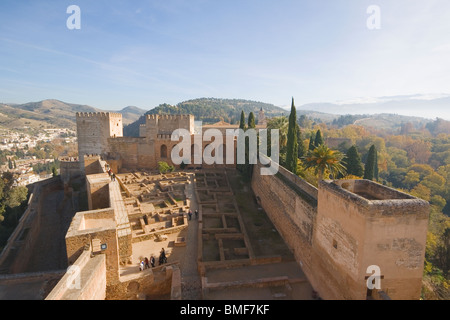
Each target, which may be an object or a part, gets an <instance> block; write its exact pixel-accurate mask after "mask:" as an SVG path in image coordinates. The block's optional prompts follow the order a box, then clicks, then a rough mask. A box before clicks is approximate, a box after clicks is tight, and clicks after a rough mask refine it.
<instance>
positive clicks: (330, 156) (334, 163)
mask: <svg viewBox="0 0 450 320" xmlns="http://www.w3.org/2000/svg"><path fill="white" fill-rule="evenodd" d="M343 158H344V155H343V154H342V153H341V152H339V151H336V150H332V149H330V148H328V147H327V145H325V144H322V145H320V146H318V147H316V148H315V149H314V150H310V151H309V152H308V155H307V156H306V157H305V158H304V164H305V168H306V169H308V168H314V173H315V174H316V175H317V176H318V178H319V181H320V180H323V178H324V175H325V173H329V174H331V175H332V176H333V178H335V177H336V176H337V175H338V174H342V175H345V167H344V165H343V161H342V159H343Z"/></svg>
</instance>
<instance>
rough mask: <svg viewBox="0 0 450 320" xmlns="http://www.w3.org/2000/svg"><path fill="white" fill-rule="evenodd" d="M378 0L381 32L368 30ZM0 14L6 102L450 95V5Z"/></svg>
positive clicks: (342, 2)
mask: <svg viewBox="0 0 450 320" xmlns="http://www.w3.org/2000/svg"><path fill="white" fill-rule="evenodd" d="M70 5H78V6H79V8H80V9H81V29H79V30H76V29H75V30H70V29H68V28H67V26H66V21H67V20H68V18H69V17H70V16H71V14H68V13H67V12H66V11H67V8H68V7H69V6H70ZM370 5H377V6H378V7H379V8H380V18H381V20H380V29H376V30H370V29H369V28H368V27H367V20H368V18H369V17H370V16H371V14H368V13H367V8H368V7H369V6H370ZM0 21H1V24H0V102H15V103H24V102H29V101H39V100H43V99H49V98H54V99H59V100H62V101H65V102H72V103H78V104H88V105H91V106H94V107H98V108H103V109H120V108H123V107H125V106H128V105H135V106H138V107H141V108H144V109H150V108H152V107H155V106H157V105H158V104H160V103H165V102H166V103H171V104H176V103H178V102H181V101H184V100H188V99H193V98H200V97H216V98H242V99H251V100H257V101H263V102H268V103H273V104H275V105H278V106H285V105H289V104H290V101H291V97H292V96H294V97H295V99H296V105H301V104H304V103H310V102H335V101H342V100H352V99H357V98H366V97H381V96H390V95H407V94H418V93H420V94H424V93H450V1H448V0H420V1H419V0H395V1H393V0H371V1H366V0H329V1H325V0H290V1H289V0H277V1H275V0H271V1H267V0H238V1H237V0H236V1H235V0H227V1H225V0H210V1H207V0H185V1H183V0H158V1H157V0H151V1H150V0H147V1H146V0H133V1H116V0H107V1H106V0H95V1H92V0H71V1H65V0H58V1H54V0H51V1H50V0H49V1H41V0H39V1H31V0H28V1H27V0H20V1H18V0H1V1H0Z"/></svg>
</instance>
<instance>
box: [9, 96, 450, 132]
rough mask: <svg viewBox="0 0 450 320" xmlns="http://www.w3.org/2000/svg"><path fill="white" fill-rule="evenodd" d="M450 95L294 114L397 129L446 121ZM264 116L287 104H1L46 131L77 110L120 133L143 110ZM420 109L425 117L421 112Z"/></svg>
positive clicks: (231, 118) (234, 118) (71, 121)
mask: <svg viewBox="0 0 450 320" xmlns="http://www.w3.org/2000/svg"><path fill="white" fill-rule="evenodd" d="M449 107H450V96H449V95H443V96H439V97H429V96H422V95H414V96H396V97H382V98H377V99H371V100H369V101H367V100H365V101H349V102H339V103H309V104H304V105H301V106H299V107H297V115H298V116H300V115H302V114H304V115H306V116H308V117H309V118H311V119H313V120H316V121H319V122H326V123H331V122H333V120H336V119H338V118H339V117H340V115H349V114H350V115H360V116H359V117H358V118H357V121H356V123H357V124H359V125H363V126H374V127H379V128H387V129H396V128H399V127H400V126H401V125H402V124H404V123H407V122H411V123H416V124H421V125H425V124H426V123H428V122H431V121H432V120H431V119H432V118H436V117H433V116H432V115H436V114H437V115H442V116H439V118H443V119H447V120H448V119H450V115H448V116H447V114H446V113H450V108H449ZM261 109H262V110H263V111H264V113H265V115H266V116H267V117H269V118H270V117H274V116H281V115H289V112H290V110H289V109H290V106H289V107H286V108H282V107H278V106H275V105H273V104H269V103H264V102H258V101H250V100H243V99H218V98H199V99H193V100H188V101H184V102H180V103H178V104H177V105H169V104H160V105H159V106H157V107H154V108H152V109H150V110H148V111H147V110H144V109H142V108H139V107H136V106H128V107H125V108H123V109H122V110H119V111H117V110H103V109H99V108H95V107H91V106H88V105H81V104H74V103H67V102H63V101H59V100H55V99H49V100H43V101H39V102H28V103H24V104H11V103H8V104H5V103H0V128H7V129H20V128H31V129H44V128H52V127H53V128H54V127H64V128H70V129H75V128H76V123H75V113H76V112H108V111H112V112H118V113H122V116H123V123H124V125H125V126H124V135H127V136H137V135H138V129H139V125H140V124H141V123H144V121H145V120H144V119H145V117H144V115H145V114H193V115H194V116H195V119H196V120H202V121H203V122H204V123H214V122H217V121H220V120H223V121H226V122H229V123H238V121H239V119H240V113H241V111H244V113H245V115H246V117H247V116H248V114H249V113H250V112H253V113H254V114H255V116H256V118H257V117H258V112H259V110H261ZM421 113H423V116H420V114H421Z"/></svg>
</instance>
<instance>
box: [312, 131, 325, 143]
mask: <svg viewBox="0 0 450 320" xmlns="http://www.w3.org/2000/svg"><path fill="white" fill-rule="evenodd" d="M322 144H324V142H323V138H322V132H320V129H319V130H317V133H316V138H315V139H314V146H315V147H318V146H320V145H322Z"/></svg>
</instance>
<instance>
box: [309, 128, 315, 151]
mask: <svg viewBox="0 0 450 320" xmlns="http://www.w3.org/2000/svg"><path fill="white" fill-rule="evenodd" d="M315 136H316V135H315V133H314V132H312V133H311V138H309V146H308V149H309V150H311V151H313V150H314V149H315V148H316V147H315V146H314V139H315Z"/></svg>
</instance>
